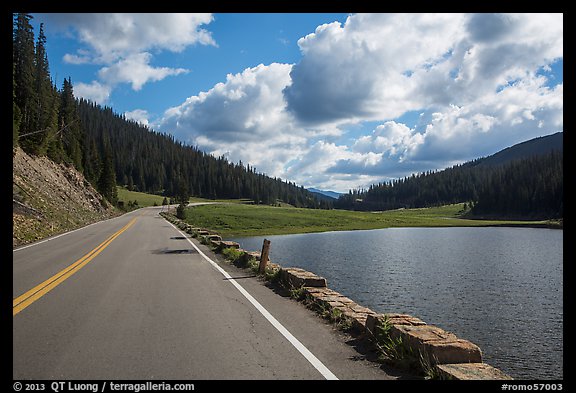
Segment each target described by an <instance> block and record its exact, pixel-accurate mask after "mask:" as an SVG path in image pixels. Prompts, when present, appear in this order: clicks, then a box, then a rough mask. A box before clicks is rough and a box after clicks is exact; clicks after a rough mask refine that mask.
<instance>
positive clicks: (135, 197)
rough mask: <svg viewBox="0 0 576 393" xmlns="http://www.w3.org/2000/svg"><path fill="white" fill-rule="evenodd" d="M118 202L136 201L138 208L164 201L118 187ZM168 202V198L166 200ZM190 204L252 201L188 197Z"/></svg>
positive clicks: (247, 200) (162, 198) (154, 196)
mask: <svg viewBox="0 0 576 393" xmlns="http://www.w3.org/2000/svg"><path fill="white" fill-rule="evenodd" d="M117 190H118V200H119V201H123V202H124V205H125V206H126V205H128V202H134V201H138V206H139V207H148V206H154V204H156V206H161V205H162V201H163V200H164V196H162V195H155V194H147V193H144V192H138V191H129V190H128V189H127V188H126V187H122V186H118V187H117ZM167 199H168V201H170V198H167ZM189 201H190V203H194V202H222V203H232V204H235V203H237V204H251V203H253V201H252V200H251V199H206V198H197V197H190V199H189Z"/></svg>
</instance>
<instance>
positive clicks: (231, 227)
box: [186, 203, 547, 237]
mask: <svg viewBox="0 0 576 393" xmlns="http://www.w3.org/2000/svg"><path fill="white" fill-rule="evenodd" d="M463 213H464V211H463V204H455V205H447V206H441V207H431V208H423V209H401V210H389V211H384V212H356V211H348V210H315V209H298V208H294V207H273V206H263V205H247V204H228V203H222V204H213V205H201V206H194V207H188V208H187V209H186V221H187V222H188V223H189V224H191V225H193V226H195V227H201V228H207V229H211V230H213V231H216V232H218V233H219V234H220V235H222V236H223V237H237V236H260V235H283V234H292V233H309V232H326V231H349V230H360V229H379V228H391V227H464V226H503V225H505V226H543V225H546V224H547V223H546V222H544V221H501V220H498V221H497V220H476V219H474V220H472V219H465V218H461V216H462V215H463Z"/></svg>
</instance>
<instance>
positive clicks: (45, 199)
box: [12, 148, 118, 247]
mask: <svg viewBox="0 0 576 393" xmlns="http://www.w3.org/2000/svg"><path fill="white" fill-rule="evenodd" d="M12 160H13V164H12V180H13V181H12V199H13V203H12V226H13V227H12V228H13V229H12V246H13V247H17V246H20V245H23V244H26V243H31V242H34V241H37V240H40V239H43V238H45V237H49V236H52V235H56V234H58V233H62V232H66V231H69V230H72V229H76V228H79V227H82V226H85V225H87V224H90V223H92V222H96V221H99V220H102V219H106V218H110V217H113V216H115V215H118V213H117V211H116V209H114V207H112V206H111V205H110V204H109V203H108V202H107V201H106V200H105V199H104V198H103V197H102V196H101V195H100V194H99V193H98V192H97V191H96V190H95V189H94V187H92V185H91V184H90V183H89V182H88V181H86V180H85V179H84V176H83V175H82V174H81V173H80V172H78V171H77V170H76V169H74V168H73V167H72V166H67V165H65V164H56V163H54V162H53V161H51V160H49V159H48V158H46V157H34V156H30V155H28V154H26V153H25V152H24V151H23V150H22V149H20V148H17V149H15V150H14V154H13V158H12Z"/></svg>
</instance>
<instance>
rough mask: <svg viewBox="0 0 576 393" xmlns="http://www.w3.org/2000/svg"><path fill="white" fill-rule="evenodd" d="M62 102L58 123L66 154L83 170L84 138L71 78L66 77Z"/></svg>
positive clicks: (78, 168)
mask: <svg viewBox="0 0 576 393" xmlns="http://www.w3.org/2000/svg"><path fill="white" fill-rule="evenodd" d="M60 102H61V103H60V113H59V116H58V124H59V125H60V129H61V130H60V132H62V135H63V140H64V147H65V150H66V155H67V156H68V159H69V161H70V162H71V163H72V164H73V165H74V167H75V168H76V169H77V170H78V171H80V172H83V167H82V149H83V146H82V141H83V139H84V138H83V135H82V129H81V126H80V116H79V115H78V108H77V103H76V99H75V98H74V91H73V88H72V81H71V79H70V78H68V79H64V83H63V85H62V93H61V101H60Z"/></svg>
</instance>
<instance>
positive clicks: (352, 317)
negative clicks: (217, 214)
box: [164, 215, 512, 380]
mask: <svg viewBox="0 0 576 393" xmlns="http://www.w3.org/2000/svg"><path fill="white" fill-rule="evenodd" d="M164 217H165V218H166V219H168V220H169V221H171V222H173V223H174V224H175V225H176V226H177V227H178V228H180V229H182V230H183V231H185V232H187V233H189V234H191V235H192V237H198V238H203V239H204V241H205V242H206V243H208V244H212V245H213V246H214V247H216V250H217V251H219V252H221V251H222V250H223V249H225V248H234V249H236V250H238V251H239V252H240V253H241V258H245V259H246V260H247V259H250V258H253V259H256V260H259V259H260V252H250V251H245V250H242V249H241V248H240V245H239V244H238V243H236V242H228V241H223V240H222V238H221V237H220V236H218V235H217V234H216V233H214V232H212V231H208V230H205V229H201V228H195V227H192V226H191V225H189V224H186V223H183V222H182V221H180V220H178V219H177V218H175V217H174V216H171V215H164ZM270 265H271V268H272V270H274V271H278V270H279V280H280V283H281V284H282V285H283V286H284V287H286V288H288V289H292V290H298V291H300V293H301V296H302V298H303V299H304V300H305V302H306V303H307V304H308V305H309V306H310V307H311V308H315V309H316V310H317V311H321V312H322V314H325V315H330V316H333V315H337V316H338V320H339V321H340V322H342V321H344V322H345V324H344V325H345V326H346V327H347V329H348V330H349V331H351V332H352V333H354V334H357V335H363V336H364V337H366V338H368V339H369V340H371V341H372V342H374V343H375V345H378V340H381V339H385V340H390V342H397V343H399V342H401V343H402V345H404V346H406V348H407V349H408V350H410V351H412V353H415V354H419V355H420V356H423V357H424V358H426V359H428V360H429V361H430V362H431V366H432V367H433V368H434V370H435V372H436V375H437V377H439V378H442V379H458V380H483V379H486V380H510V379H512V378H511V377H510V376H509V375H506V374H505V373H503V372H502V371H500V370H498V369H496V368H494V367H492V366H490V365H488V364H486V363H483V361H482V351H481V349H480V348H479V347H478V346H477V345H476V344H474V343H472V342H470V341H467V340H464V339H461V338H459V337H457V336H456V335H455V334H453V333H451V332H447V331H445V330H443V329H441V328H439V327H437V326H433V325H429V324H427V323H426V322H424V321H422V320H421V319H419V318H417V317H414V316H412V315H408V314H397V313H384V314H382V313H376V312H374V311H372V310H370V309H369V308H367V307H364V306H361V305H359V304H357V303H356V302H354V301H353V300H351V299H349V298H348V297H346V296H344V295H342V294H340V293H338V292H336V291H334V290H332V289H330V288H328V286H327V281H326V279H325V278H324V277H320V276H318V275H316V274H314V273H312V272H308V271H306V270H304V269H300V268H296V267H281V266H279V265H277V264H270ZM331 319H332V318H331Z"/></svg>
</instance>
